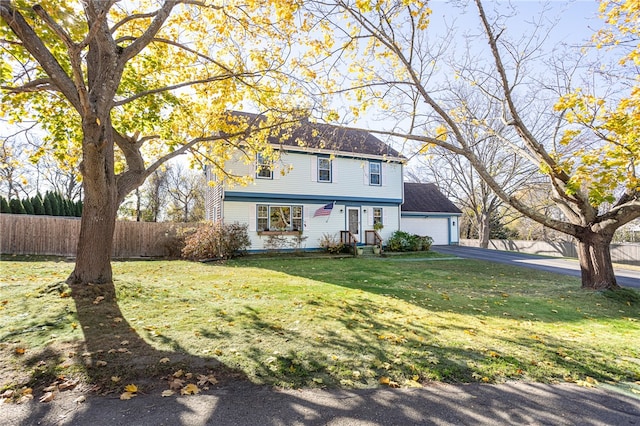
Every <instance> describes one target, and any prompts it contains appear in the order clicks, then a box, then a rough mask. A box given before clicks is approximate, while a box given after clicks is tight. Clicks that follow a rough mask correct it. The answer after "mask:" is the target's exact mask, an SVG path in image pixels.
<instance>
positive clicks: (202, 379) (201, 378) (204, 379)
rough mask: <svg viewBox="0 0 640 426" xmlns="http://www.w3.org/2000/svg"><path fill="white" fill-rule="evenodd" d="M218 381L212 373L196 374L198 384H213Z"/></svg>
mask: <svg viewBox="0 0 640 426" xmlns="http://www.w3.org/2000/svg"><path fill="white" fill-rule="evenodd" d="M216 383H218V379H216V378H215V377H214V376H213V375H212V374H210V375H208V376H205V375H204V374H199V375H198V386H207V385H208V384H212V385H215V384H216Z"/></svg>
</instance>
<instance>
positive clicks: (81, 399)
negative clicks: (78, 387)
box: [73, 395, 87, 404]
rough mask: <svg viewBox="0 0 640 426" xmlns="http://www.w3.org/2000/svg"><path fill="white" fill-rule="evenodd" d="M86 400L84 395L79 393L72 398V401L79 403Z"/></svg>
mask: <svg viewBox="0 0 640 426" xmlns="http://www.w3.org/2000/svg"><path fill="white" fill-rule="evenodd" d="M86 400H87V397H86V396H84V395H80V396H79V397H77V398H76V399H74V400H73V402H75V403H76V404H81V403H83V402H85V401H86Z"/></svg>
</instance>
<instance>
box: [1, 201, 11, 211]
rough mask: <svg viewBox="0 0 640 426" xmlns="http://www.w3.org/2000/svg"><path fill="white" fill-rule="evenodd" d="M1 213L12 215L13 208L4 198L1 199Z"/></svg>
mask: <svg viewBox="0 0 640 426" xmlns="http://www.w3.org/2000/svg"><path fill="white" fill-rule="evenodd" d="M0 213H11V207H9V203H8V202H7V200H6V199H5V198H4V197H0Z"/></svg>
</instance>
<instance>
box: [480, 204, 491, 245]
mask: <svg viewBox="0 0 640 426" xmlns="http://www.w3.org/2000/svg"><path fill="white" fill-rule="evenodd" d="M490 234H491V222H490V217H489V213H487V212H483V213H481V214H480V217H478V240H479V244H480V247H482V248H489V235H490Z"/></svg>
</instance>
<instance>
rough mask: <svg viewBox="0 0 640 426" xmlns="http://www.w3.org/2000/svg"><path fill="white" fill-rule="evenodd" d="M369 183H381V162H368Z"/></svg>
mask: <svg viewBox="0 0 640 426" xmlns="http://www.w3.org/2000/svg"><path fill="white" fill-rule="evenodd" d="M369 185H382V163H378V162H374V161H370V162H369Z"/></svg>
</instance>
